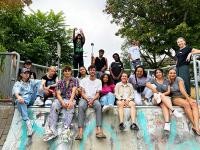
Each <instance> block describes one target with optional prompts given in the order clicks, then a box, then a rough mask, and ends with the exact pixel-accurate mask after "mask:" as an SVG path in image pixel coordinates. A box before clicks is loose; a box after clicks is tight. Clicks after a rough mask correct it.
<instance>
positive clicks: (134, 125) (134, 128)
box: [130, 123, 139, 131]
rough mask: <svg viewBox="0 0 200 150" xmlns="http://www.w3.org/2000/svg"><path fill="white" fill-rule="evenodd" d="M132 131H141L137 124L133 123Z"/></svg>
mask: <svg viewBox="0 0 200 150" xmlns="http://www.w3.org/2000/svg"><path fill="white" fill-rule="evenodd" d="M130 129H131V130H136V131H138V130H139V128H138V126H137V124H135V123H132V125H131V126H130Z"/></svg>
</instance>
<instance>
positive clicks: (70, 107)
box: [68, 100, 74, 109]
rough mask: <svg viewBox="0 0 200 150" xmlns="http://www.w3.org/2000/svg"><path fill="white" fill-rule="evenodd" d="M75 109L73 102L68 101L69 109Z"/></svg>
mask: <svg viewBox="0 0 200 150" xmlns="http://www.w3.org/2000/svg"><path fill="white" fill-rule="evenodd" d="M73 107H74V103H73V101H72V100H69V101H68V109H72V108H73Z"/></svg>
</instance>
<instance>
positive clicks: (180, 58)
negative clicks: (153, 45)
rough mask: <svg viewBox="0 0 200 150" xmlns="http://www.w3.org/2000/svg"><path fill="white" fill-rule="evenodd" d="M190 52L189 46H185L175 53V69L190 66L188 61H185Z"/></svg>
mask: <svg viewBox="0 0 200 150" xmlns="http://www.w3.org/2000/svg"><path fill="white" fill-rule="evenodd" d="M191 51H192V48H191V47H189V46H186V47H185V48H183V49H181V50H178V51H177V52H176V58H177V64H176V66H177V67H179V66H182V65H189V64H190V62H189V61H186V58H187V56H188V54H189V53H190V52H191Z"/></svg>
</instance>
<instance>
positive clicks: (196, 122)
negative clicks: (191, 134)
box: [190, 101, 199, 131]
mask: <svg viewBox="0 0 200 150" xmlns="http://www.w3.org/2000/svg"><path fill="white" fill-rule="evenodd" d="M190 106H191V107H192V114H193V118H194V128H195V129H196V130H198V131H199V109H198V105H197V103H196V102H195V101H194V102H191V103H190Z"/></svg>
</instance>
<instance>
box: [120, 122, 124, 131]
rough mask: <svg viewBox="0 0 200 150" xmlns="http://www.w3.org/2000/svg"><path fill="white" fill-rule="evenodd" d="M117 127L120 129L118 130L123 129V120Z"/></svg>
mask: <svg viewBox="0 0 200 150" xmlns="http://www.w3.org/2000/svg"><path fill="white" fill-rule="evenodd" d="M119 129H120V130H124V129H125V125H124V123H123V122H122V123H120V124H119Z"/></svg>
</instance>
